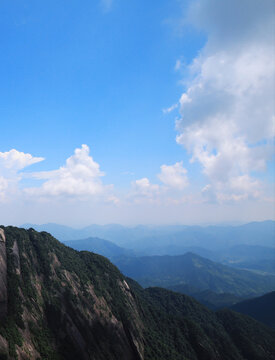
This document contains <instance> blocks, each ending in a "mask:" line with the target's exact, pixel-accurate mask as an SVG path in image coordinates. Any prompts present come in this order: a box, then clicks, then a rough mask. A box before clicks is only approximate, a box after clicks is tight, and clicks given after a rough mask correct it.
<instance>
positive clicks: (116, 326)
mask: <svg viewBox="0 0 275 360" xmlns="http://www.w3.org/2000/svg"><path fill="white" fill-rule="evenodd" d="M4 230H5V234H6V239H7V244H6V245H7V253H8V259H7V260H8V293H9V304H8V315H7V317H6V320H5V322H4V323H2V324H1V325H0V334H1V335H2V336H3V337H4V338H5V339H6V340H7V341H8V343H9V357H8V360H13V359H16V357H17V356H16V352H19V353H20V355H22V354H23V352H25V353H24V354H23V355H24V356H23V355H22V357H25V358H28V359H30V360H32V359H35V360H37V359H41V360H65V359H66V360H75V359H80V360H82V359H83V360H86V359H94V360H106V359H108V360H115V359H120V360H139V359H144V360H164V359H165V360H166V359H171V360H185V359H188V360H200V359H201V360H208V359H209V360H227V359H228V360H233V359H234V360H238V359H239V360H244V359H253V360H254V359H259V360H260V359H265V360H271V359H273V358H272V354H273V353H275V346H274V342H273V336H274V332H273V331H272V330H270V329H268V328H266V327H265V326H262V325H261V324H260V323H257V322H255V321H253V320H252V319H250V318H248V317H244V316H242V315H238V314H236V313H234V312H232V311H227V312H219V313H217V314H215V313H214V312H212V311H210V310H208V309H207V308H205V307H204V306H202V305H201V304H199V303H198V302H197V301H195V300H194V299H192V298H190V297H188V296H185V295H182V294H177V293H174V292H171V291H168V290H165V289H161V288H148V289H146V290H144V289H142V287H141V286H140V285H138V284H137V283H136V282H134V281H133V280H131V279H126V278H125V277H124V276H123V275H122V274H121V273H120V271H119V270H118V269H117V268H116V267H115V266H114V265H112V264H111V263H110V262H109V261H108V260H107V259H106V258H104V257H103V256H99V255H96V254H93V253H89V252H87V251H82V252H78V251H75V250H73V249H71V248H69V247H66V246H65V245H63V244H61V243H59V242H58V241H57V240H56V239H54V238H53V237H52V236H51V235H50V234H48V233H46V232H42V233H37V232H36V231H34V230H33V229H29V230H23V229H17V228H14V227H7V228H4ZM15 244H17V245H18V248H19V256H18V254H17V253H16V251H15V250H14V249H15V247H14V245H15ZM127 284H129V287H128V285H127ZM235 334H238V336H237V335H235ZM252 342H253V344H252ZM245 347H250V348H248V349H245ZM2 350H3V349H1V345H0V354H1V351H2ZM26 351H27V352H28V353H26ZM2 353H3V351H2ZM143 353H144V355H142V354H143ZM5 357H6V355H5V354H4V353H3V354H2V355H1V356H0V359H5V360H6V359H7V357H6V358H5Z"/></svg>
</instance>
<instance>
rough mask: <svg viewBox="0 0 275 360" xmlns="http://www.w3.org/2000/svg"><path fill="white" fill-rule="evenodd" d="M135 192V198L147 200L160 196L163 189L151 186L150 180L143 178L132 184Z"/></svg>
mask: <svg viewBox="0 0 275 360" xmlns="http://www.w3.org/2000/svg"><path fill="white" fill-rule="evenodd" d="M132 187H133V190H134V193H133V196H134V197H142V198H147V199H151V200H152V199H154V198H155V197H156V196H157V195H159V194H160V191H161V188H160V186H159V185H157V184H151V183H150V180H149V179H148V178H146V177H145V178H142V179H139V180H135V181H133V182H132Z"/></svg>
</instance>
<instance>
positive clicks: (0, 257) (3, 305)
mask: <svg viewBox="0 0 275 360" xmlns="http://www.w3.org/2000/svg"><path fill="white" fill-rule="evenodd" d="M7 301H8V293H7V254H6V238H5V233H4V230H3V229H1V228H0V321H1V319H3V317H5V315H6V313H7Z"/></svg>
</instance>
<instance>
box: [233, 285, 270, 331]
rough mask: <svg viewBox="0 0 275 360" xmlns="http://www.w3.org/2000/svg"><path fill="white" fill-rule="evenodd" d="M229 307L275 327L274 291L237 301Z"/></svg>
mask: <svg viewBox="0 0 275 360" xmlns="http://www.w3.org/2000/svg"><path fill="white" fill-rule="evenodd" d="M231 309H232V310H234V311H237V312H240V313H242V314H246V315H249V316H251V317H253V318H254V319H256V320H258V321H261V322H263V323H264V324H266V325H268V326H270V327H272V328H273V329H275V291H272V292H271V293H268V294H265V295H263V296H260V297H257V298H254V299H249V300H246V301H242V302H239V303H237V304H235V305H233V306H232V307H231Z"/></svg>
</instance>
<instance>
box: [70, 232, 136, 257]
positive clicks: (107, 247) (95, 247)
mask: <svg viewBox="0 0 275 360" xmlns="http://www.w3.org/2000/svg"><path fill="white" fill-rule="evenodd" d="M64 244H65V245H67V246H70V247H71V248H73V249H75V250H78V251H81V250H86V251H91V252H94V253H97V254H99V255H103V256H106V257H107V258H109V259H112V258H113V257H117V256H135V255H136V253H135V252H134V251H133V250H129V249H124V248H122V247H120V246H118V245H116V244H114V243H112V242H111V241H108V240H104V239H100V238H92V237H89V238H87V239H81V240H72V241H64Z"/></svg>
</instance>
